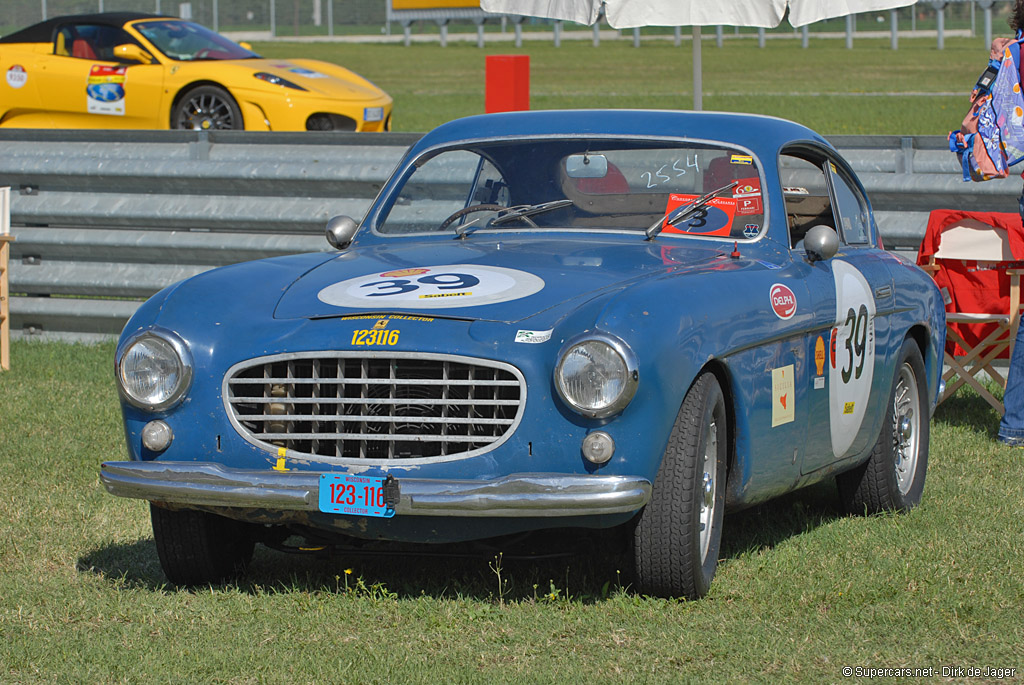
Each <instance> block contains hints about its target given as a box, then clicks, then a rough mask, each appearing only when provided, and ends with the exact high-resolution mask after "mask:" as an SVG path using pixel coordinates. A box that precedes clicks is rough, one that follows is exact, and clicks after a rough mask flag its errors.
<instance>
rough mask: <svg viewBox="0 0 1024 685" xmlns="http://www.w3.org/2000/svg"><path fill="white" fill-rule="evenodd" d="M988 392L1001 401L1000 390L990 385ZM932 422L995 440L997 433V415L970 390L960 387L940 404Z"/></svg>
mask: <svg viewBox="0 0 1024 685" xmlns="http://www.w3.org/2000/svg"><path fill="white" fill-rule="evenodd" d="M989 391H990V392H992V394H994V395H995V396H996V399H999V400H1002V397H1003V392H1002V388H1000V387H999V386H998V385H995V384H990V386H989ZM932 420H933V421H937V422H940V423H944V424H946V425H948V426H953V427H958V428H962V429H966V430H969V431H971V432H973V433H978V434H980V435H984V436H986V437H988V438H991V439H993V440H994V439H995V438H996V434H997V433H998V431H999V413H998V412H997V411H996V410H995V409H994V408H993V407H992V405H990V404H989V403H988V402H986V401H985V400H984V399H983V398H982V397H981V395H979V394H977V393H976V392H974V390H973V389H972V388H969V387H966V386H964V387H961V388H960V389H959V390H957V391H956V393H955V394H954V395H953V396H952V397H950V398H949V399H948V400H946V401H945V402H943V403H942V404H940V405H939V406H938V407H937V408H936V410H935V415H934V416H933V417H932Z"/></svg>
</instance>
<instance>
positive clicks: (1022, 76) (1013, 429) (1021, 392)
mask: <svg viewBox="0 0 1024 685" xmlns="http://www.w3.org/2000/svg"><path fill="white" fill-rule="evenodd" d="M1008 23H1009V24H1010V28H1011V29H1013V31H1014V33H1015V34H1016V35H1017V36H1018V37H1019V36H1020V35H1021V32H1022V31H1024V0H1015V1H1014V3H1013V11H1012V12H1011V13H1010V18H1009V20H1008ZM1011 42H1013V39H1012V38H997V39H995V40H993V41H992V50H991V53H990V54H991V56H992V58H993V59H996V58H999V57H1001V55H1002V54H1003V50H1005V49H1006V46H1007V45H1009V44H1010V43H1011ZM1020 62H1021V63H1020V64H1018V72H1019V73H1018V78H1019V80H1020V81H1021V82H1022V83H1024V59H1022V60H1020ZM1021 176H1022V177H1024V174H1021ZM1017 206H1018V209H1019V211H1020V217H1021V226H1022V228H1024V188H1022V189H1021V196H1020V198H1018V199H1017ZM1003 409H1004V411H1003V418H1002V419H1000V421H999V432H998V435H997V437H998V439H999V441H1000V442H1002V443H1004V444H1007V445H1012V446H1014V447H1024V326H1018V327H1017V337H1016V341H1015V342H1014V346H1013V356H1012V357H1011V358H1010V369H1009V372H1008V373H1007V376H1006V392H1005V393H1004V394H1003Z"/></svg>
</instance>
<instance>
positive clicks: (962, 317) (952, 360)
mask: <svg viewBox="0 0 1024 685" xmlns="http://www.w3.org/2000/svg"><path fill="white" fill-rule="evenodd" d="M922 268H923V269H924V270H925V271H926V272H928V273H929V274H931V276H932V277H934V276H935V274H936V273H937V272H938V270H939V265H938V264H937V263H936V258H935V256H934V255H933V256H932V257H930V258H929V260H928V263H927V264H926V265H924V266H922ZM1006 273H1007V275H1008V276H1009V277H1010V306H1009V309H1008V311H1007V312H1006V313H1005V314H986V313H971V312H947V313H946V338H947V340H948V341H952V342H954V343H956V344H957V345H959V346H960V347H961V348H962V349H964V350H966V351H967V354H966V355H963V356H960V357H954V356H953V355H951V354H950V353H949V352H948V351H944V353H943V361H944V363H945V365H946V370H945V371H944V372H943V374H942V380H943V381H944V382H945V384H946V389H945V390H944V391H943V393H942V396H941V397H940V398H939V402H940V403H942V402H943V401H945V400H946V399H948V398H949V397H951V396H952V395H953V393H955V392H956V391H957V390H959V389H960V387H961V386H963V385H964V384H967V385H969V386H971V387H972V388H974V390H975V391H976V392H977V393H978V394H979V395H980V396H981V397H982V399H984V400H985V401H986V402H988V403H989V404H990V405H991V406H992V408H993V409H995V410H996V411H997V412H999V415H1000V416H1002V415H1003V413H1004V412H1005V409H1004V407H1003V403H1002V402H1000V401H999V400H998V399H996V397H995V395H993V394H992V393H991V392H989V390H988V388H986V387H985V386H984V385H983V384H982V383H981V381H979V380H978V378H977V376H978V374H980V373H982V372H984V373H986V374H987V375H988V377H989V378H991V379H992V380H994V381H996V382H997V383H999V384H1000V385H1001V386H1003V388H1004V389H1005V388H1006V379H1005V378H1004V377H1003V375H1002V374H1001V373H999V371H997V370H996V368H995V367H994V366H993V364H992V362H994V361H995V360H996V359H998V358H999V357H1000V356H1001V355H1002V353H1003V352H1004V351H1005V352H1006V353H1007V357H1012V356H1013V346H1014V342H1015V341H1016V339H1017V329H1018V328H1019V327H1020V306H1021V296H1020V277H1021V274H1024V269H1007V270H1006ZM961 323H969V324H995V328H994V329H993V330H992V332H990V333H989V334H988V335H986V336H985V338H984V339H982V340H980V341H979V342H978V343H976V344H974V345H971V344H969V343H968V342H967V341H966V340H964V339H963V337H962V336H961V335H960V334H959V332H958V331H957V329H956V328H955V327H954V326H953V325H951V324H961Z"/></svg>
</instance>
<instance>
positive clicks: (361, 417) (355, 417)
mask: <svg viewBox="0 0 1024 685" xmlns="http://www.w3.org/2000/svg"><path fill="white" fill-rule="evenodd" d="M319 416H320V415H319V414H251V415H250V414H247V415H246V417H245V418H246V420H247V421H269V420H271V419H277V420H280V421H309V420H313V421H316V422H317V423H323V421H322V420H321V419H320V418H318V417H319ZM329 416H333V415H329ZM311 417H312V418H311ZM345 418H346V419H347V420H349V421H370V422H373V421H376V422H378V423H381V422H385V423H386V422H391V423H394V422H395V421H407V420H408V418H409V417H407V416H367V415H365V414H345ZM416 420H417V421H419V422H421V423H439V424H442V426H443V425H444V424H445V423H451V424H466V425H476V424H480V425H486V426H511V425H512V423H513V419H482V418H481V419H466V418H454V417H450V416H417V417H416ZM332 423H337V420H334V421H332Z"/></svg>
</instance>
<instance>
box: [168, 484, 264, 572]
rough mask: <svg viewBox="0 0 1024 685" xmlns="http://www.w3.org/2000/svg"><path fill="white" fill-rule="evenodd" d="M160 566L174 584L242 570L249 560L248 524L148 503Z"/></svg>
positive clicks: (202, 512) (249, 538) (250, 538)
mask: <svg viewBox="0 0 1024 685" xmlns="http://www.w3.org/2000/svg"><path fill="white" fill-rule="evenodd" d="M149 513H150V518H151V519H152V521H153V539H154V541H155V542H156V552H157V555H158V556H159V557H160V566H161V567H162V568H163V570H164V575H166V576H167V580H169V581H170V582H171V583H173V584H175V585H188V586H190V585H208V584H211V583H219V582H221V581H222V580H224V579H226V578H228V577H230V576H233V575H235V574H238V573H241V572H242V571H244V570H245V568H246V566H247V565H248V564H249V561H250V560H251V559H252V552H253V538H252V535H251V532H250V527H249V526H248V525H247V524H245V523H242V522H240V521H235V520H232V519H229V518H224V517H223V516H217V515H215V514H209V513H206V512H204V511H193V510H190V509H186V510H181V511H172V510H170V509H164V508H163V507H160V506H157V505H155V504H150V505H149Z"/></svg>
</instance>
